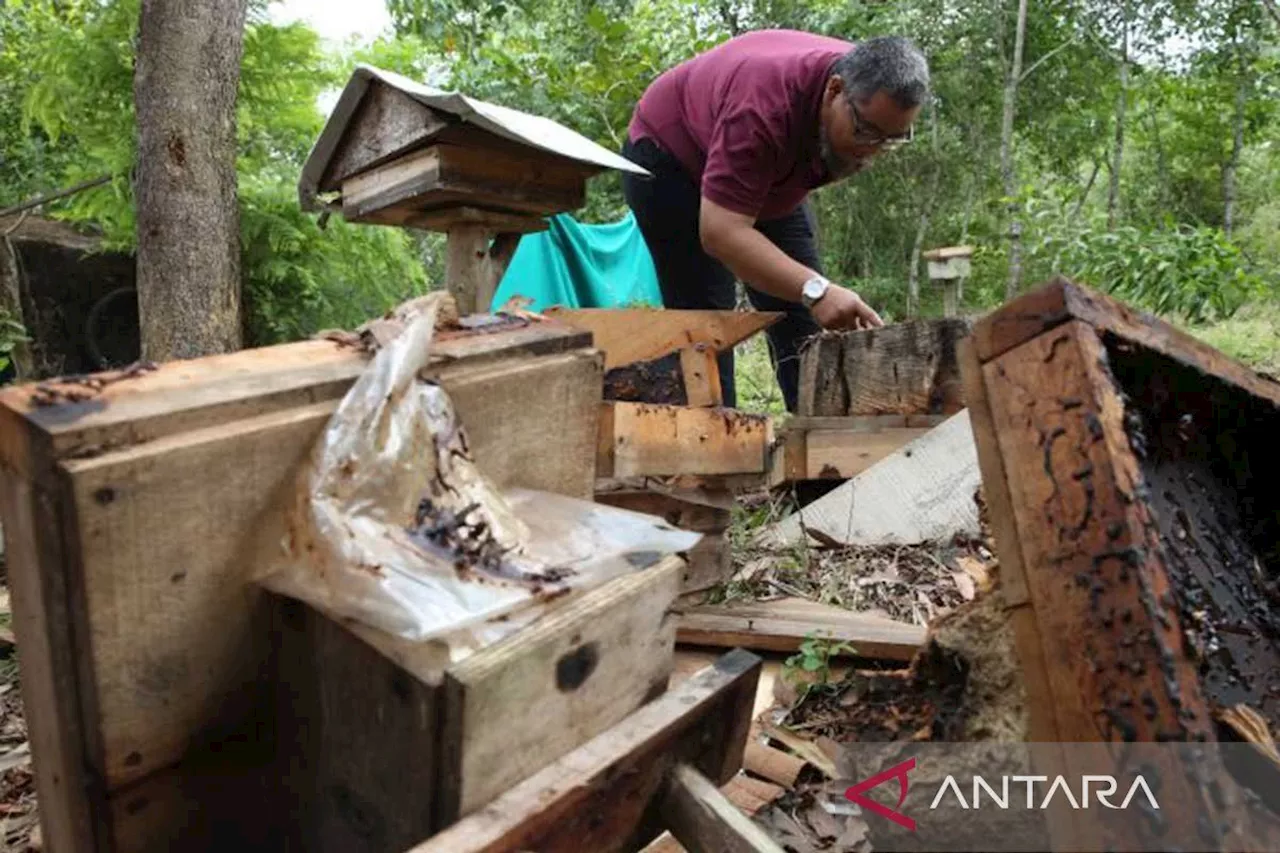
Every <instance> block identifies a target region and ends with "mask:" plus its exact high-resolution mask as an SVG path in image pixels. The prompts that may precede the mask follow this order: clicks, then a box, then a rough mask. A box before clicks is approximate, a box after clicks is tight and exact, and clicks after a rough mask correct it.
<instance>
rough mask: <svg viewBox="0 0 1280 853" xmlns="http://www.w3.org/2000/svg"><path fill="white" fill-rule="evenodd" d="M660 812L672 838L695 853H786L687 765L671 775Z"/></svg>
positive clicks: (675, 769) (664, 791)
mask: <svg viewBox="0 0 1280 853" xmlns="http://www.w3.org/2000/svg"><path fill="white" fill-rule="evenodd" d="M659 811H660V812H661V814H662V819H663V821H664V822H665V823H666V824H667V826H668V827H669V828H670V830H671V834H672V835H673V836H675V838H676V840H677V841H679V842H680V843H681V844H682V845H684V847H685V848H686V849H688V850H691V851H694V853H712V851H725V853H783V850H782V847H780V846H779V845H778V844H777V843H776V842H775V841H773V839H771V838H769V836H768V835H766V834H765V832H764V830H763V829H761V828H760V827H759V826H757V825H756V824H754V823H752V822H751V820H750V819H749V818H747V816H746V815H744V814H743V813H742V812H740V811H739V810H738V808H737V807H736V806H735V805H734V804H733V803H731V802H730V801H729V799H728V798H727V797H725V795H724V794H723V793H721V792H720V791H719V790H717V789H716V786H715V785H713V784H711V782H710V781H709V780H708V779H707V777H705V776H703V775H702V774H701V773H699V772H698V771H697V770H695V769H694V768H692V767H690V766H689V765H687V764H684V763H680V764H677V765H676V766H675V767H674V768H672V770H671V771H670V773H668V775H667V782H666V785H665V787H664V790H663V792H662V794H661V802H660V805H659Z"/></svg>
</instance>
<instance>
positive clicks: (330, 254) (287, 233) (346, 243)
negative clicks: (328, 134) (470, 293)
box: [240, 178, 427, 344]
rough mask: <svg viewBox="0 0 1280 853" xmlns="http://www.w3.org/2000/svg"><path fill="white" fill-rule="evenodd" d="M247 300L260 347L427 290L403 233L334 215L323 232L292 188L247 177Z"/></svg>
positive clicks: (353, 319) (343, 324) (368, 314)
mask: <svg viewBox="0 0 1280 853" xmlns="http://www.w3.org/2000/svg"><path fill="white" fill-rule="evenodd" d="M240 198H241V205H242V217H241V246H242V252H243V260H244V263H245V266H246V268H247V270H248V273H249V274H248V275H247V276H246V280H245V303H246V306H247V307H248V313H249V328H248V333H249V334H248V336H249V339H250V341H251V342H252V343H254V344H266V343H273V342H278V341H288V340H296V339H298V338H303V337H306V336H308V335H311V334H313V333H315V332H316V331H319V330H322V329H333V328H343V329H351V328H354V327H355V326H357V325H359V324H360V323H363V322H364V321H365V320H368V319H370V318H372V317H376V316H379V315H381V314H383V313H385V312H386V311H387V310H388V309H390V308H391V307H393V306H394V305H396V304H397V303H399V302H401V301H403V300H405V299H408V298H410V297H413V296H417V295H420V294H422V293H425V292H426V290H427V281H426V277H425V275H424V273H423V269H422V265H421V264H420V263H419V262H418V261H417V259H416V258H415V257H414V255H413V247H412V244H411V242H410V238H409V237H408V235H407V234H405V233H404V232H402V231H399V230H394V229H390V228H382V227H378V226H371V225H353V224H350V223H348V222H344V221H342V220H341V219H339V218H337V217H334V218H331V219H330V220H329V221H328V223H327V224H326V229H325V230H324V231H321V230H320V228H319V227H318V225H317V223H316V220H315V219H314V218H312V217H311V216H308V215H306V214H304V213H303V212H302V211H301V210H300V209H299V207H298V202H297V195H296V193H295V192H294V191H293V188H292V187H290V186H288V185H284V184H282V183H281V182H279V181H273V180H260V179H256V178H249V179H248V180H245V179H243V178H242V185H241V187H240Z"/></svg>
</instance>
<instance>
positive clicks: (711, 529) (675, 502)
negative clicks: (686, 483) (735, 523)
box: [595, 490, 731, 533]
mask: <svg viewBox="0 0 1280 853" xmlns="http://www.w3.org/2000/svg"><path fill="white" fill-rule="evenodd" d="M595 499H596V501H597V502H598V503H602V504H608V505H609V506H616V507H618V508H620V509H627V510H631V511H632V512H642V513H644V514H645V515H653V516H657V517H658V518H661V519H663V520H664V521H666V522H667V523H668V524H670V525H671V526H672V527H679V528H680V529H682V530H694V531H697V532H698V533H722V532H724V530H725V529H726V528H728V526H729V521H730V515H731V513H730V511H729V510H727V509H720V508H717V507H712V506H706V505H705V504H699V503H694V502H692V501H686V500H681V499H680V498H677V497H672V496H670V495H664V494H661V493H659V492H649V491H639V490H626V491H614V492H597V493H596V496H595Z"/></svg>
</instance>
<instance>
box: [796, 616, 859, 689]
mask: <svg viewBox="0 0 1280 853" xmlns="http://www.w3.org/2000/svg"><path fill="white" fill-rule="evenodd" d="M854 653H855V649H854V648H853V646H851V645H849V644H848V643H846V642H844V641H842V640H841V641H837V640H833V639H831V638H829V637H818V636H816V635H814V634H813V633H812V632H810V633H809V634H806V635H805V638H804V640H803V641H802V642H801V643H800V650H799V651H798V652H796V653H795V654H793V655H791V656H790V657H788V658H787V659H786V661H784V662H783V665H782V678H783V680H784V681H786V682H787V683H788V684H790V685H792V686H793V687H795V688H796V689H797V690H798V691H799V694H800V701H804V699H806V698H808V696H809V694H810V693H812V692H814V691H815V690H826V689H828V688H829V687H830V686H831V683H832V682H831V659H832V658H834V657H836V656H837V655H841V654H848V655H852V654H854Z"/></svg>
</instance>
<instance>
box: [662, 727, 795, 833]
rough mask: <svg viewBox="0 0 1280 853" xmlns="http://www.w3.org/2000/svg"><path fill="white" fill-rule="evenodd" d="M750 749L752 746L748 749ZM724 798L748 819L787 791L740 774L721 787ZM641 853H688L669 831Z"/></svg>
mask: <svg viewBox="0 0 1280 853" xmlns="http://www.w3.org/2000/svg"><path fill="white" fill-rule="evenodd" d="M747 748H748V749H750V745H748V747H747ZM720 791H721V792H722V793H723V794H724V796H725V797H726V798H727V799H728V800H729V802H731V803H733V804H734V805H735V806H737V808H738V810H739V811H741V812H742V813H743V814H745V815H747V816H748V817H751V816H754V815H756V814H758V813H759V812H761V811H762V810H764V809H765V808H766V807H768V806H769V805H770V804H771V803H773V802H774V801H775V800H777V799H778V798H779V797H781V796H782V795H783V794H785V793H786V791H785V790H784V789H783V788H780V787H778V786H777V785H774V784H772V783H769V782H762V781H761V780H759V779H753V778H751V777H750V776H746V775H744V774H741V773H739V774H738V775H737V776H734V777H733V778H732V779H730V780H729V781H728V783H727V784H725V785H722V786H721V787H720ZM641 853H688V851H687V850H686V848H685V847H684V845H682V844H681V843H680V842H679V841H676V839H675V836H673V835H672V834H671V833H670V832H669V831H668V832H664V833H662V835H659V836H658V837H657V838H655V839H654V840H653V841H652V842H651V843H650V844H649V845H648V846H646V847H645V848H644V850H642V851H641Z"/></svg>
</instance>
